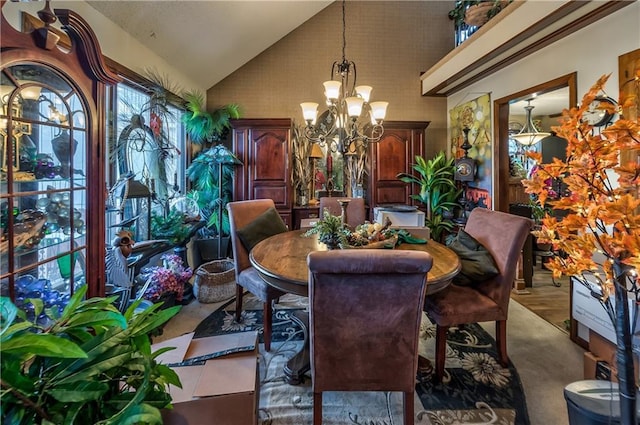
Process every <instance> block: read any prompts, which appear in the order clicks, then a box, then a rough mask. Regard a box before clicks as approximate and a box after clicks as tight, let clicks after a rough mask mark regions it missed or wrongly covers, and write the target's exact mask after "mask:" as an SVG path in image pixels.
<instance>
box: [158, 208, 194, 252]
mask: <svg viewBox="0 0 640 425" xmlns="http://www.w3.org/2000/svg"><path fill="white" fill-rule="evenodd" d="M192 229H193V226H192V225H191V224H189V223H187V221H186V218H185V215H184V213H182V212H181V211H178V210H177V209H175V208H171V209H170V210H169V212H168V213H167V215H166V216H165V215H164V214H158V213H156V212H155V211H154V212H152V213H151V236H153V237H154V238H156V239H167V240H168V241H169V242H171V243H172V244H174V245H177V246H184V245H186V244H187V242H189V239H190V238H191V236H192Z"/></svg>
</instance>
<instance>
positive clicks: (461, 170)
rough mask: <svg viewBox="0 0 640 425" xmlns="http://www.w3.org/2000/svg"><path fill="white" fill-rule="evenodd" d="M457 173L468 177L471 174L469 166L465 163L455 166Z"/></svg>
mask: <svg viewBox="0 0 640 425" xmlns="http://www.w3.org/2000/svg"><path fill="white" fill-rule="evenodd" d="M457 171H458V174H460V175H461V176H468V175H470V174H471V166H470V165H469V164H467V163H466V162H462V163H460V164H458V165H457Z"/></svg>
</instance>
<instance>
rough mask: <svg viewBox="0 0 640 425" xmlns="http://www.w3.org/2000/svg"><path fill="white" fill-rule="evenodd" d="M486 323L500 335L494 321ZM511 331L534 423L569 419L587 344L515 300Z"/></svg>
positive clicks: (189, 323)
mask: <svg viewBox="0 0 640 425" xmlns="http://www.w3.org/2000/svg"><path fill="white" fill-rule="evenodd" d="M284 301H286V299H285V300H284ZM223 303H224V302H220V303H215V304H201V303H198V302H197V301H194V302H192V303H190V304H189V305H187V306H185V307H184V308H183V309H182V311H181V312H180V313H179V314H178V315H177V316H176V317H174V318H173V319H171V321H170V322H169V323H168V324H167V326H166V327H165V329H164V332H163V335H162V336H161V337H159V338H157V340H161V339H167V338H171V337H174V336H178V335H182V334H183V333H186V332H191V331H193V330H194V329H195V327H196V326H197V325H198V324H199V323H200V322H201V321H202V320H203V319H204V318H205V317H207V316H208V315H209V314H210V313H211V312H213V311H215V310H216V309H217V308H218V307H219V306H221V305H222V304H223ZM483 326H484V327H485V328H486V329H487V331H489V333H491V334H492V335H494V326H493V324H492V323H487V324H483ZM507 333H508V337H507V341H508V350H509V356H510V358H511V360H512V361H513V363H514V364H515V366H516V369H517V370H518V373H519V375H520V378H521V381H522V384H523V386H524V389H525V394H526V397H527V407H528V410H529V417H530V419H531V425H551V424H552V425H565V424H568V419H567V409H566V403H565V401H564V397H563V389H564V387H565V386H566V385H567V384H569V383H571V382H574V381H577V380H581V379H582V370H583V366H582V364H583V363H582V355H583V351H584V350H582V349H581V348H580V347H578V346H577V345H575V344H573V343H572V342H571V341H570V340H569V337H568V335H567V334H566V333H564V332H562V331H560V330H559V329H558V328H556V327H555V326H553V325H551V324H549V323H548V322H547V321H545V320H544V319H541V318H540V317H538V316H536V315H535V314H533V313H532V312H531V311H529V310H528V309H526V308H525V307H523V306H522V305H520V304H519V303H517V302H515V301H513V300H512V301H511V304H510V310H509V321H508V326H507Z"/></svg>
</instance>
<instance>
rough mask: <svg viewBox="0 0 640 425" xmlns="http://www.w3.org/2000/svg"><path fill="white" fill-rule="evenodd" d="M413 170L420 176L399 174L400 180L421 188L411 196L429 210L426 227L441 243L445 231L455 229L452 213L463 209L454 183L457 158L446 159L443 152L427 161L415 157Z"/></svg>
mask: <svg viewBox="0 0 640 425" xmlns="http://www.w3.org/2000/svg"><path fill="white" fill-rule="evenodd" d="M415 160H416V162H415V164H413V166H412V168H413V170H414V171H415V172H416V173H417V175H413V174H407V173H400V174H398V179H400V180H401V181H403V182H405V183H411V184H415V185H417V186H419V187H420V192H419V193H418V194H415V195H411V197H412V198H413V199H415V200H417V201H419V202H421V203H422V204H424V206H425V208H426V212H425V225H426V226H427V227H428V228H429V230H430V234H431V239H433V240H436V241H440V240H441V239H442V237H444V233H445V232H446V231H450V230H452V229H453V227H454V222H453V219H452V218H453V215H451V214H447V213H453V212H454V209H455V208H456V207H460V204H459V203H458V201H457V200H458V199H459V198H460V195H461V194H462V190H461V189H458V187H457V185H456V182H455V180H454V176H455V159H454V158H449V159H447V157H446V155H445V153H444V151H440V152H439V153H438V154H437V155H436V156H435V157H433V158H431V159H429V160H426V159H424V158H423V157H421V156H416V157H415Z"/></svg>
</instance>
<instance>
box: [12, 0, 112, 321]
mask: <svg viewBox="0 0 640 425" xmlns="http://www.w3.org/2000/svg"><path fill="white" fill-rule="evenodd" d="M2 4H4V2H2ZM46 9H47V11H48V12H50V10H48V7H46ZM54 13H55V15H56V16H57V19H58V20H59V21H60V22H61V23H62V25H63V27H64V28H65V31H66V32H67V34H68V35H69V38H70V40H71V44H70V48H68V47H69V46H67V48H66V49H65V48H60V44H62V43H59V42H58V38H59V37H58V36H57V35H56V34H54V32H55V31H53V30H50V29H48V28H47V27H46V26H45V27H44V28H40V29H38V30H35V31H33V32H30V33H22V32H19V31H17V30H16V29H14V28H13V27H12V26H11V25H10V24H9V23H8V22H7V20H6V19H5V17H4V15H3V16H2V18H1V19H2V21H1V23H0V27H1V39H2V51H1V55H2V65H1V66H0V73H1V75H0V96H1V101H0V105H1V110H0V145H1V154H2V158H1V160H2V163H1V171H0V185H1V190H0V207H1V219H2V222H1V224H2V239H1V243H0V254H1V258H0V289H1V293H2V295H3V296H9V297H11V299H12V300H13V301H14V302H15V303H16V305H18V306H19V307H22V308H23V309H25V310H26V311H27V313H29V312H31V313H32V312H33V306H32V305H31V304H29V303H24V300H25V299H26V298H41V299H42V300H43V302H44V305H45V307H53V308H59V309H61V308H63V307H64V305H66V302H67V301H68V299H69V297H70V295H71V294H73V292H74V291H75V290H77V289H78V288H79V287H80V286H82V285H87V286H88V296H100V295H104V279H105V277H104V275H105V271H104V270H105V242H104V233H105V232H104V220H105V214H104V211H105V179H104V175H105V173H104V170H105V152H106V151H105V134H104V128H105V126H104V122H105V108H104V101H103V100H104V95H105V88H106V85H108V84H113V83H116V82H117V78H116V77H115V76H114V75H112V74H111V73H110V72H109V71H107V70H106V68H105V67H104V63H103V59H102V54H101V51H100V47H99V46H98V43H97V40H96V37H95V34H94V33H93V32H92V31H91V29H90V28H89V27H88V25H87V23H86V22H85V21H84V20H82V18H80V17H79V16H78V15H76V14H75V13H74V12H72V11H69V10H66V9H56V10H55V12H54ZM41 17H42V19H43V20H52V19H54V17H53V14H49V15H48V16H47V14H42V16H41ZM57 32H58V33H60V32H59V31H57ZM56 43H57V44H56Z"/></svg>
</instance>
